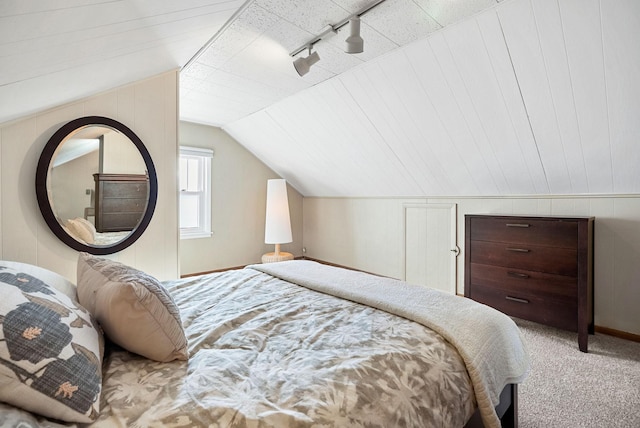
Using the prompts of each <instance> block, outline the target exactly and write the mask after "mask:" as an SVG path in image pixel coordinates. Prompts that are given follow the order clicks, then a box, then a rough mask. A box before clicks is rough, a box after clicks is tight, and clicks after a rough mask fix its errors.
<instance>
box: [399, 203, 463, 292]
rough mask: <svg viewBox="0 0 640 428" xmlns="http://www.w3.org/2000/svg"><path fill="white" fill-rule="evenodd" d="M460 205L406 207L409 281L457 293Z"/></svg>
mask: <svg viewBox="0 0 640 428" xmlns="http://www.w3.org/2000/svg"><path fill="white" fill-rule="evenodd" d="M456 223H457V213H456V204H405V205H404V233H405V245H404V260H405V266H404V274H405V275H404V276H405V278H404V279H405V281H407V282H409V283H411V284H416V285H424V286H427V287H431V288H435V289H438V290H442V291H446V292H448V293H452V294H455V293H456V261H457V255H458V254H459V252H460V251H459V249H458V246H457V236H456V235H457V224H456Z"/></svg>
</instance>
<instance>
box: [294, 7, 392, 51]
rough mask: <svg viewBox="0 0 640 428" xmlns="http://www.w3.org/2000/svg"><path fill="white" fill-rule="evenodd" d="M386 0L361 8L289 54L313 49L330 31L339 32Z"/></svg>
mask: <svg viewBox="0 0 640 428" xmlns="http://www.w3.org/2000/svg"><path fill="white" fill-rule="evenodd" d="M385 1H386V0H378V1H376V2H374V3H372V4H370V5H369V6H367V7H365V8H363V9H361V10H360V11H359V12H357V13H355V14H353V15H350V16H349V17H347V18H345V19H343V20H342V21H340V22H338V23H337V24H334V25H330V26H329V28H328V29H327V30H325V31H323V32H322V33H320V34H318V35H316V36H315V37H313V38H312V39H310V40H309V41H308V42H306V43H305V44H303V45H301V46H299V47H298V48H296V49H294V50H292V51H291V52H290V53H289V56H292V57H294V56H296V55H298V54H299V53H300V52H302V51H305V50H307V49H308V50H309V51H311V48H312V47H313V45H315V44H316V43H318V42H319V41H320V40H322V39H323V38H324V37H326V36H327V34H330V33H337V32H338V30H340V29H341V28H342V27H344V26H345V25H347V24H348V23H349V21H350V20H351V19H353V18H360V17H361V16H362V15H364V14H365V13H367V12H369V11H370V10H372V9H373V8H375V7H376V6H379V5H380V4H381V3H384V2H385Z"/></svg>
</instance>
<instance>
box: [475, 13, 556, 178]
mask: <svg viewBox="0 0 640 428" xmlns="http://www.w3.org/2000/svg"><path fill="white" fill-rule="evenodd" d="M495 16H496V19H497V21H498V22H500V19H499V17H498V15H497V14H495ZM476 25H477V27H478V33H479V34H480V38H481V39H482V44H483V46H484V49H485V52H486V54H487V58H488V61H489V64H490V66H491V71H492V73H493V76H494V77H495V76H498V73H497V71H496V68H495V64H494V63H493V60H492V58H491V53H490V52H489V48H488V47H487V41H486V39H485V35H484V33H483V32H482V27H481V26H480V23H479V21H478V20H477V19H476ZM500 31H501V33H502V41H503V42H504V41H505V40H504V33H503V32H502V26H500ZM505 50H506V51H507V53H508V51H509V49H508V48H507V47H506V44H505ZM508 56H509V62H510V64H511V69H512V71H514V75H515V70H513V63H512V62H511V56H510V55H508ZM514 79H515V81H516V84H517V85H518V90H520V86H519V84H518V79H517V77H514ZM496 86H497V88H498V91H500V97H501V99H502V104H503V106H504V109H505V112H506V114H507V116H508V117H509V122H510V123H511V128H512V129H513V131H514V132H513V136H514V138H515V139H516V141H517V143H518V148H519V149H520V155H521V157H522V160H523V163H524V165H525V167H526V170H527V175H528V176H529V181H530V182H531V184H532V188H533V189H535V184H534V181H533V176H532V174H531V167H530V162H527V161H526V159H525V156H524V151H523V149H522V141H521V140H520V137H519V136H518V133H517V132H516V130H515V128H516V125H515V123H514V121H513V115H512V114H511V109H509V106H508V103H507V100H506V97H505V94H504V90H503V88H502V85H501V84H500V81H499V79H496ZM520 99H521V100H522V93H520ZM525 113H526V110H525ZM525 116H526V117H527V120H528V118H529V115H528V114H525ZM529 125H531V124H530V123H529ZM534 141H535V137H534ZM536 146H537V145H536ZM538 155H539V154H538ZM543 168H544V167H543ZM545 179H546V175H545ZM547 189H549V187H548V183H547Z"/></svg>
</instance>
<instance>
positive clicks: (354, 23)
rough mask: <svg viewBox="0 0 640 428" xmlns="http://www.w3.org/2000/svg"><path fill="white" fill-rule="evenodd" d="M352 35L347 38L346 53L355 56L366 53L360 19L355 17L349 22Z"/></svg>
mask: <svg viewBox="0 0 640 428" xmlns="http://www.w3.org/2000/svg"><path fill="white" fill-rule="evenodd" d="M349 27H350V35H349V37H347V38H346V40H345V43H346V44H347V47H346V49H345V52H346V53H349V54H355V53H362V52H363V51H364V40H363V39H362V37H360V17H359V16H354V17H353V18H351V19H350V20H349Z"/></svg>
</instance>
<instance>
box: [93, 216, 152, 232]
mask: <svg viewBox="0 0 640 428" xmlns="http://www.w3.org/2000/svg"><path fill="white" fill-rule="evenodd" d="M142 214H143V213H105V214H104V215H103V216H102V219H101V224H100V225H99V226H100V227H99V228H98V226H96V229H100V230H99V231H100V232H120V231H125V230H133V229H135V227H136V226H137V225H138V223H140V219H141V218H142Z"/></svg>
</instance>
